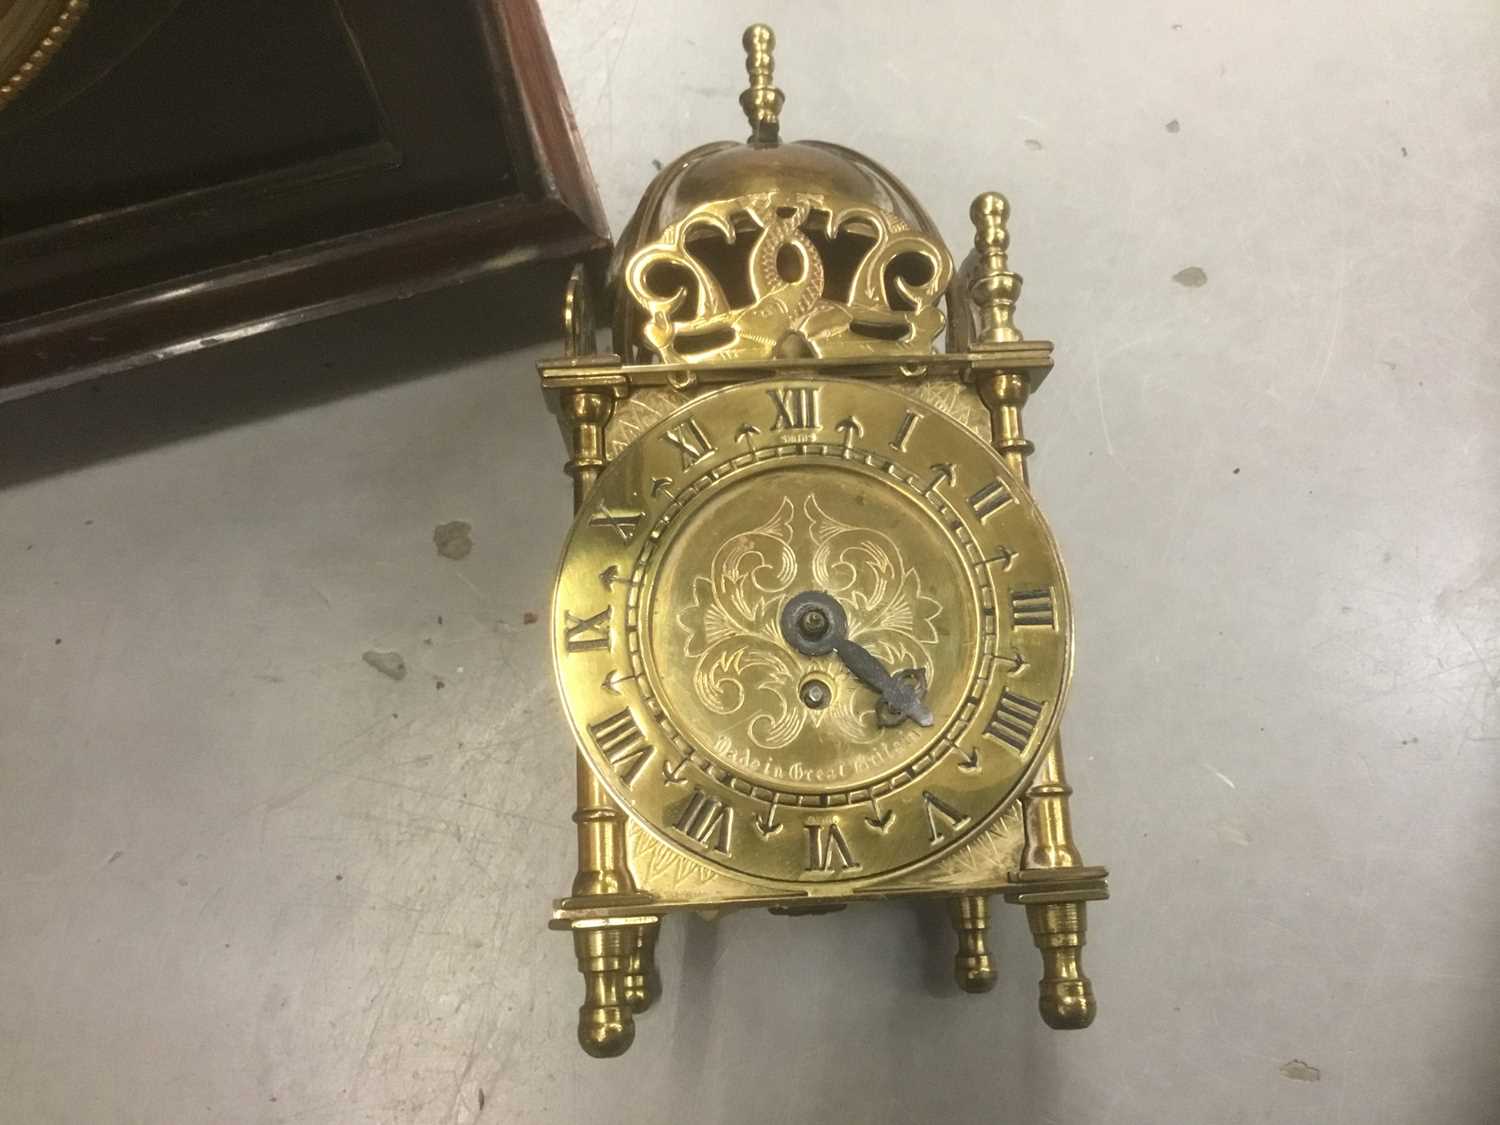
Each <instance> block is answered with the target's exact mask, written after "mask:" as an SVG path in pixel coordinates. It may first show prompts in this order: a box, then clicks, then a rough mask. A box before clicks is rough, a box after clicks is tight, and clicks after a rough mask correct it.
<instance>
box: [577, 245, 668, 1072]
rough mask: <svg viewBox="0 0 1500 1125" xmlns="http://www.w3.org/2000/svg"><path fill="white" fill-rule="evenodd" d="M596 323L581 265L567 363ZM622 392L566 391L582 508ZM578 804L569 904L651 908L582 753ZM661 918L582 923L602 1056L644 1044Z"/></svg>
mask: <svg viewBox="0 0 1500 1125" xmlns="http://www.w3.org/2000/svg"><path fill="white" fill-rule="evenodd" d="M594 333H595V327H594V317H593V307H592V304H591V295H590V292H589V279H588V275H587V273H586V271H585V270H584V267H583V266H576V267H574V269H573V275H572V277H570V278H569V280H568V290H567V296H566V298H565V299H564V303H563V352H564V357H565V358H566V359H583V360H588V359H591V358H593V353H594V340H595V335H594ZM618 393H620V391H619V389H618V388H613V387H612V388H604V389H593V388H581V387H580V388H569V389H567V390H564V391H563V392H562V393H561V395H560V403H561V407H562V411H563V416H564V418H565V419H566V421H567V424H568V430H569V434H568V436H569V448H570V451H571V454H572V455H571V457H570V458H569V460H568V463H567V471H568V473H569V475H570V476H572V478H573V511H574V513H575V514H576V513H577V512H578V511H580V510H581V509H582V508H583V506H584V504H585V502H586V501H587V499H588V494H589V490H590V489H591V488H592V487H593V485H594V482H595V481H596V480H597V479H598V478H599V474H600V473H601V472H603V471H604V466H605V462H606V457H605V436H604V428H605V426H606V425H607V424H608V422H609V419H610V415H611V414H612V413H613V412H614V403H615V397H616V395H617V394H618ZM575 764H576V768H577V781H578V801H577V807H576V809H575V810H574V812H573V823H574V824H576V825H577V826H578V873H577V875H576V876H575V877H574V879H573V891H572V894H571V895H570V896H569V898H568V899H567V900H566V902H567V905H568V906H569V907H571V908H574V909H586V908H590V907H622V906H625V907H641V906H645V905H647V904H648V903H649V902H650V898H649V896H646V895H642V894H641V893H640V892H639V891H638V890H637V888H636V885H635V880H634V878H632V876H631V874H630V867H629V864H628V862H627V859H626V843H625V813H624V812H623V811H622V810H621V809H620V806H619V805H617V804H616V803H615V801H614V799H613V798H611V797H610V795H609V793H608V792H607V791H606V790H605V788H604V786H603V784H602V783H601V782H600V781H599V778H598V776H597V775H596V774H595V773H594V771H593V770H591V769H590V768H589V766H588V763H587V762H586V761H585V760H584V758H583V756H582V754H581V753H577V754H576V763H575ZM660 924H661V923H660V919H659V918H654V917H641V918H610V919H607V920H599V919H586V920H580V921H578V922H575V923H574V924H573V925H572V927H571V928H572V930H573V949H574V953H575V955H576V956H577V958H578V971H579V972H580V973H582V974H583V978H584V1001H583V1004H582V1006H580V1008H579V1009H578V1042H579V1044H580V1045H581V1046H582V1047H583V1049H584V1050H585V1051H586V1052H588V1054H590V1055H592V1056H593V1057H595V1058H613V1057H615V1056H617V1055H622V1054H624V1053H625V1051H627V1050H628V1049H629V1048H630V1045H631V1043H632V1042H634V1040H635V1019H634V1016H635V1014H636V1013H639V1012H644V1011H645V1010H646V1009H647V1008H648V1007H650V1005H651V1001H652V999H653V996H652V988H653V982H654V980H655V978H656V968H655V964H654V955H655V949H656V934H657V930H658V929H659V927H660Z"/></svg>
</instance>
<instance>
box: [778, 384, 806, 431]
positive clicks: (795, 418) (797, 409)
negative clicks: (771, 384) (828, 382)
mask: <svg viewBox="0 0 1500 1125" xmlns="http://www.w3.org/2000/svg"><path fill="white" fill-rule="evenodd" d="M766 394H767V395H769V396H770V398H771V402H772V403H773V404H774V405H775V407H776V417H775V419H774V420H773V421H772V422H771V429H773V430H815V429H817V428H818V388H817V387H786V388H783V389H781V390H772V391H767V392H766Z"/></svg>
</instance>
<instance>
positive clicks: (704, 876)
mask: <svg viewBox="0 0 1500 1125" xmlns="http://www.w3.org/2000/svg"><path fill="white" fill-rule="evenodd" d="M744 46H745V50H746V54H747V61H746V69H747V71H748V73H749V76H750V85H749V88H748V89H747V90H746V91H745V92H744V93H743V94H742V95H741V97H740V104H741V105H742V106H743V107H744V110H745V112H746V115H747V116H748V118H749V121H750V128H751V133H750V138H749V140H748V141H747V142H746V143H744V144H739V143H734V142H720V143H715V144H708V145H704V146H702V147H699V148H696V149H694V150H693V151H691V152H689V153H687V154H685V155H684V156H682V157H681V158H679V159H678V160H675V161H673V162H672V163H670V164H668V165H666V166H664V167H663V168H662V170H661V172H660V173H659V174H658V175H657V177H656V179H655V180H654V181H653V182H652V183H651V185H650V187H648V188H647V190H646V193H645V195H644V197H643V198H642V200H641V203H640V206H639V207H638V209H637V210H636V213H635V216H634V217H633V218H632V219H631V221H630V223H629V225H628V226H627V227H626V229H625V233H624V234H623V235H622V237H621V239H620V243H619V246H618V248H617V250H616V254H615V258H614V262H613V264H612V267H611V271H610V277H609V279H608V284H607V286H606V293H607V304H608V307H609V314H610V317H611V320H612V333H613V347H614V351H613V352H611V353H600V352H598V351H597V350H596V346H595V326H594V320H593V316H592V312H591V304H590V293H591V287H590V284H589V279H588V278H587V277H585V276H584V275H583V273H582V272H581V271H579V272H576V273H575V274H574V276H573V279H572V281H571V283H570V285H569V289H568V294H567V298H566V303H565V310H564V323H565V346H566V355H565V356H563V357H562V358H559V359H553V360H546V361H543V362H542V364H541V365H540V368H541V377H542V383H543V386H544V387H545V388H546V389H547V390H548V392H550V393H553V394H555V395H556V396H557V402H558V406H559V411H560V413H561V416H562V418H563V421H564V425H565V428H566V431H567V434H568V438H569V441H570V444H571V450H570V452H571V458H570V460H569V461H568V469H569V471H570V472H571V473H572V475H573V478H574V482H575V487H574V506H575V513H576V514H575V520H574V523H573V527H572V530H571V532H570V533H569V535H568V539H567V543H566V545H565V548H564V551H563V557H562V562H561V564H560V569H559V573H558V575H557V582H556V589H555V594H554V598H553V603H552V610H551V629H552V640H553V647H554V661H555V665H556V671H557V680H558V685H559V688H560V690H561V694H562V699H563V704H564V709H565V711H566V713H567V716H568V719H569V721H570V723H571V725H572V728H573V734H574V735H575V737H576V740H577V744H578V805H577V809H576V810H575V812H574V814H573V819H574V821H575V822H576V823H577V825H578V849H579V862H578V875H577V878H576V880H575V881H574V884H573V888H572V893H571V894H570V895H569V896H568V897H566V898H563V899H560V900H559V901H558V902H557V904H556V908H555V910H554V912H553V916H552V922H551V925H552V926H553V928H555V929H560V930H568V931H571V932H572V934H573V940H574V947H575V952H576V954H577V958H578V966H579V969H580V970H581V972H582V973H583V975H584V979H585V994H584V1003H583V1006H582V1008H581V1009H580V1014H579V1028H578V1035H579V1041H580V1042H581V1044H582V1045H583V1048H584V1050H586V1051H587V1052H588V1053H589V1054H591V1055H595V1056H599V1057H608V1056H613V1055H618V1054H620V1053H622V1052H623V1051H625V1050H626V1049H627V1048H628V1047H629V1046H630V1043H631V1041H632V1039H633V1038H634V1017H635V1015H637V1014H639V1013H640V1012H642V1011H644V1010H645V1009H646V1008H647V1007H648V1006H649V1005H650V1003H651V1000H652V998H653V989H654V981H655V978H656V974H655V970H654V966H653V964H652V961H653V951H654V948H655V942H656V935H657V931H658V928H659V926H660V924H661V922H662V920H663V919H664V918H665V917H667V916H668V915H671V914H673V913H677V912H679V911H684V910H696V911H720V910H724V909H730V908H746V907H766V908H769V909H771V910H773V911H777V912H780V913H786V914H803V913H807V914H812V913H820V912H824V911H828V910H835V909H840V908H842V907H843V906H845V905H847V904H849V903H855V902H862V901H865V900H873V899H885V898H894V897H898V896H912V895H925V896H930V897H937V898H940V899H943V900H946V902H947V903H948V905H949V910H950V915H951V917H952V920H953V925H954V928H955V930H956V932H957V937H958V953H957V955H956V959H955V971H956V974H957V978H958V982H959V984H960V985H961V986H962V987H963V988H964V989H965V990H967V991H969V992H984V991H987V990H988V989H989V988H991V987H992V986H993V985H994V982H995V979H996V973H995V968H994V965H993V962H992V960H991V957H990V954H989V951H988V944H987V930H988V925H989V902H990V900H991V899H992V898H994V897H999V898H1002V899H1004V900H1006V901H1008V902H1015V903H1019V904H1022V905H1024V906H1025V908H1026V915H1027V919H1028V921H1029V923H1030V927H1031V932H1032V935H1033V937H1034V939H1035V942H1036V945H1037V947H1038V949H1040V950H1041V953H1042V959H1043V975H1042V980H1041V1000H1040V1007H1041V1013H1042V1016H1043V1018H1044V1019H1045V1020H1046V1022H1047V1023H1048V1024H1049V1025H1051V1026H1052V1027H1055V1028H1082V1027H1086V1026H1087V1025H1088V1024H1089V1023H1090V1022H1091V1021H1092V1019H1093V1017H1094V1010H1095V1007H1094V997H1093V992H1092V989H1091V986H1090V984H1089V980H1088V978H1087V977H1086V976H1085V975H1084V974H1083V971H1082V968H1081V964H1080V953H1081V950H1082V947H1083V943H1084V933H1085V904H1086V903H1087V902H1088V901H1089V900H1091V899H1102V898H1105V897H1107V894H1108V892H1107V889H1106V884H1105V871H1104V869H1103V868H1100V867H1088V866H1085V865H1084V864H1083V861H1082V859H1081V858H1080V857H1079V854H1078V851H1077V849H1076V848H1075V846H1074V844H1073V840H1072V834H1071V828H1070V823H1069V814H1068V796H1069V794H1070V792H1071V790H1070V789H1069V787H1068V784H1067V782H1066V780H1065V778H1064V775H1063V765H1062V749H1061V745H1060V743H1059V735H1058V725H1059V718H1060V716H1061V714H1062V710H1063V705H1064V703H1065V702H1066V699H1067V693H1068V683H1069V678H1070V674H1071V670H1072V659H1073V653H1072V637H1073V623H1072V606H1071V602H1070V600H1069V596H1068V584H1067V578H1066V576H1065V573H1064V570H1063V565H1062V560H1061V558H1060V557H1059V554H1058V549H1057V545H1056V543H1055V542H1054V540H1053V537H1052V534H1051V532H1050V531H1049V530H1048V527H1047V524H1046V522H1045V521H1044V520H1043V518H1042V515H1041V512H1040V510H1039V509H1038V507H1037V505H1036V502H1035V501H1034V500H1033V499H1032V496H1031V493H1030V491H1029V490H1028V487H1027V483H1026V457H1027V455H1028V454H1029V453H1030V452H1031V450H1032V445H1031V443H1030V442H1029V441H1027V440H1026V438H1025V437H1024V436H1023V433H1022V428H1021V410H1022V407H1023V406H1024V404H1025V402H1026V399H1027V396H1028V395H1029V394H1030V393H1031V392H1032V391H1034V390H1036V389H1037V388H1038V387H1039V386H1040V385H1041V383H1042V380H1043V378H1044V377H1045V376H1046V374H1047V372H1048V371H1049V370H1050V368H1051V366H1052V356H1051V353H1052V347H1051V345H1050V344H1048V343H1045V342H1039V341H1026V340H1023V339H1022V337H1021V334H1020V332H1019V331H1017V329H1016V328H1015V325H1014V323H1013V316H1014V310H1015V304H1016V298H1017V296H1018V294H1019V292H1020V288H1021V279H1020V278H1019V277H1018V276H1017V275H1016V274H1014V273H1011V272H1009V270H1008V269H1007V263H1006V250H1007V243H1008V239H1009V236H1008V234H1007V230H1006V219H1007V211H1008V207H1007V204H1006V201H1005V199H1004V198H1003V197H1002V196H1000V195H998V194H995V193H985V194H983V195H980V196H979V197H978V198H977V199H976V200H975V201H974V205H973V207H972V209H971V212H970V214H971V217H972V219H973V222H974V225H975V238H974V252H973V254H972V255H971V256H970V257H969V259H968V260H967V262H966V263H965V265H964V267H963V268H962V269H961V270H959V271H958V272H957V275H956V276H955V271H954V268H953V262H952V259H951V257H950V255H949V253H948V250H947V249H946V248H945V247H944V245H943V242H942V240H941V238H940V236H939V234H938V232H937V228H936V226H935V225H934V224H933V222H932V220H931V219H930V218H929V217H928V216H927V214H926V213H925V212H924V211H923V210H922V208H921V206H920V205H919V204H918V203H917V201H916V200H915V199H914V198H913V197H912V195H911V194H910V192H909V191H908V190H907V189H906V188H905V187H904V186H903V185H902V184H901V182H900V181H899V180H897V179H896V178H895V177H894V176H892V175H891V174H890V173H889V172H887V171H886V170H885V169H884V168H882V167H881V166H880V165H878V164H876V163H874V162H873V161H871V160H869V159H868V158H866V157H864V156H862V155H860V154H859V153H856V152H853V151H851V150H849V149H845V148H842V147H840V146H838V145H834V144H827V143H823V142H817V141H800V142H795V143H783V142H782V141H781V140H780V137H779V132H780V130H779V119H780V112H781V108H782V102H783V96H782V93H781V91H780V90H778V89H776V87H775V86H774V85H773V81H772V58H771V50H772V47H773V46H774V38H773V36H772V34H771V31H770V29H769V28H767V27H764V26H761V25H756V26H754V27H751V28H750V29H749V30H748V31H746V33H745V37H744ZM940 348H941V350H939V349H940Z"/></svg>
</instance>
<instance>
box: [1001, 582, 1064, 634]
mask: <svg viewBox="0 0 1500 1125" xmlns="http://www.w3.org/2000/svg"><path fill="white" fill-rule="evenodd" d="M1010 620H1011V624H1012V625H1042V626H1045V627H1046V628H1048V629H1051V628H1053V627H1054V626H1055V625H1056V624H1057V622H1056V621H1055V620H1054V619H1053V616H1052V591H1051V590H1012V591H1011V592H1010Z"/></svg>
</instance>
